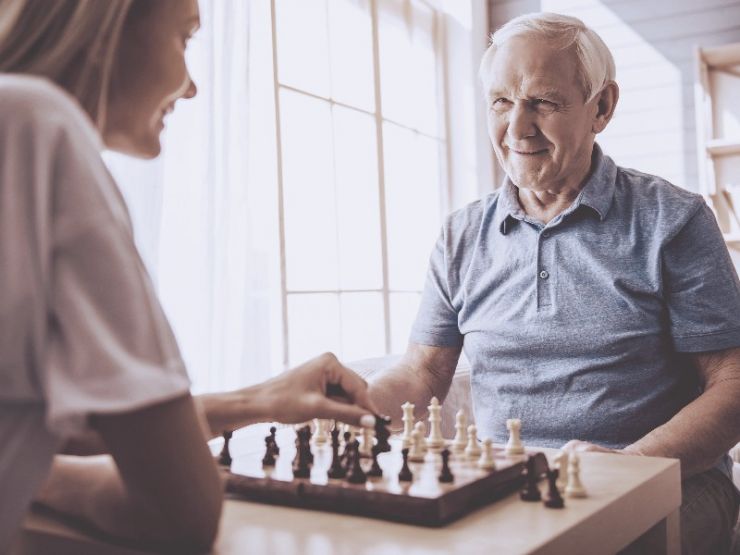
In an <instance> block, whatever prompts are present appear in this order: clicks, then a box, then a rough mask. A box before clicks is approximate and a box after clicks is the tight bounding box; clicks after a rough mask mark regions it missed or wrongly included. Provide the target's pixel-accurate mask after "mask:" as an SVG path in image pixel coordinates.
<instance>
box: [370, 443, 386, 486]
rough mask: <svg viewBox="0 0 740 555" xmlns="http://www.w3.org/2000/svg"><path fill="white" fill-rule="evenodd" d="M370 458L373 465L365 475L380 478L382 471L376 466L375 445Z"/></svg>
mask: <svg viewBox="0 0 740 555" xmlns="http://www.w3.org/2000/svg"><path fill="white" fill-rule="evenodd" d="M372 457H373V465H372V466H371V467H370V470H368V471H367V475H368V476H370V477H371V478H382V477H383V469H382V468H380V465H379V464H378V446H377V445H373V448H372Z"/></svg>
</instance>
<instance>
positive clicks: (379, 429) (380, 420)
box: [375, 414, 391, 453]
mask: <svg viewBox="0 0 740 555" xmlns="http://www.w3.org/2000/svg"><path fill="white" fill-rule="evenodd" d="M390 425H391V419H390V418H389V417H388V416H380V415H378V414H376V415H375V439H376V440H377V445H378V453H387V452H389V451H390V450H391V444H390V443H388V438H389V437H391V431H390Z"/></svg>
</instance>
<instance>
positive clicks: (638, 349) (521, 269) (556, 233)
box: [411, 145, 740, 448]
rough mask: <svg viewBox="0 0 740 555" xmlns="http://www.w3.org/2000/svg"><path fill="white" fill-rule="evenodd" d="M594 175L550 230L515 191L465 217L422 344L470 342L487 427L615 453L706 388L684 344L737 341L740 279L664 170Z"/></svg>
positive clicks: (479, 415)
mask: <svg viewBox="0 0 740 555" xmlns="http://www.w3.org/2000/svg"><path fill="white" fill-rule="evenodd" d="M593 168H594V171H593V172H592V174H591V177H590V178H589V179H588V181H587V183H586V185H585V186H584V188H583V190H582V191H581V193H580V194H579V196H578V197H577V198H576V200H575V201H574V202H573V204H572V206H571V207H570V208H569V209H568V210H566V211H565V212H563V213H562V214H561V215H559V216H558V217H556V218H555V219H554V220H552V221H551V222H550V223H548V224H547V225H545V226H543V225H542V224H540V223H538V222H536V221H534V220H532V219H531V218H529V217H527V216H526V215H525V213H524V212H523V211H522V209H521V207H520V205H519V202H518V200H517V196H516V191H517V189H516V187H515V186H514V185H513V184H512V183H511V182H510V181H508V180H507V182H506V183H505V185H504V186H503V187H502V188H501V189H500V190H499V191H496V192H494V193H492V194H490V195H488V196H486V197H485V198H483V199H482V200H480V201H478V202H475V203H473V204H470V205H468V206H467V207H465V208H463V209H462V210H459V211H457V212H455V213H453V214H452V215H451V216H450V217H449V218H448V219H447V221H446V223H445V225H444V227H443V230H442V234H441V237H440V238H439V240H438V242H437V244H436V247H435V249H434V251H433V253H432V256H431V260H430V268H429V272H428V275H427V283H426V286H425V291H424V294H423V296H422V302H421V308H420V310H419V314H418V317H417V319H416V322H415V324H414V327H413V330H412V333H411V341H412V342H415V343H419V344H423V345H436V346H458V345H462V344H463V343H464V350H465V354H466V356H467V357H468V359H469V360H470V364H471V384H472V396H473V406H474V410H475V417H476V424H477V426H478V430H479V435H480V436H481V437H491V438H493V439H494V441H498V442H502V441H505V440H506V437H507V432H506V428H505V420H506V419H507V418H512V417H518V418H521V419H522V438H523V440H524V441H525V442H526V443H528V444H530V445H537V446H551V447H559V446H561V445H562V444H563V443H565V442H566V441H568V440H571V439H581V440H584V441H591V442H594V443H598V444H600V445H604V446H607V447H613V448H619V447H623V446H625V445H628V444H630V443H632V442H634V441H636V440H637V439H639V438H640V437H642V436H644V435H645V434H647V433H648V432H650V431H651V430H652V429H654V428H656V427H657V426H660V425H661V424H663V423H665V422H666V421H667V420H669V419H670V418H671V417H672V416H673V415H674V414H676V413H677V412H678V411H679V410H680V409H681V407H683V406H684V405H686V404H687V403H689V402H690V401H691V400H692V399H694V398H695V397H696V396H697V395H698V394H699V392H700V391H699V382H698V379H697V375H696V372H695V371H694V370H693V369H692V366H691V364H690V361H689V359H688V356H687V355H686V353H693V352H702V351H712V350H717V349H725V348H729V347H735V346H740V283H739V282H738V278H737V274H736V272H735V270H734V268H733V265H732V262H731V260H730V258H729V255H728V252H727V248H726V247H725V244H724V242H723V240H722V236H721V234H720V231H719V229H718V227H717V224H716V221H715V219H714V216H713V214H712V212H711V211H710V209H709V208H708V207H707V205H706V204H705V202H704V201H703V199H702V198H701V197H700V196H699V195H696V194H693V193H690V192H687V191H685V190H683V189H680V188H678V187H675V186H673V185H671V184H670V183H668V182H666V181H665V180H663V179H660V178H658V177H655V176H651V175H647V174H644V173H640V172H637V171H634V170H629V169H624V168H620V167H617V166H616V165H615V164H614V162H613V161H612V160H611V159H610V158H608V157H606V156H604V155H603V154H602V153H601V150H600V149H599V147H598V145H596V146H595V147H594V156H593Z"/></svg>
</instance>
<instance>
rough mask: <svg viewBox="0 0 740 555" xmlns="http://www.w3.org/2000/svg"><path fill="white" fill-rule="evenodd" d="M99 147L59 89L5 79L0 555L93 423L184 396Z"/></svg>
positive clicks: (173, 350) (182, 375)
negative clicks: (64, 444)
mask: <svg viewBox="0 0 740 555" xmlns="http://www.w3.org/2000/svg"><path fill="white" fill-rule="evenodd" d="M101 150H102V143H101V140H100V137H99V135H98V133H97V131H96V129H95V128H94V127H93V125H92V123H91V122H90V120H89V118H88V117H87V115H86V114H85V113H84V112H83V110H82V109H81V108H80V106H79V105H78V104H77V103H76V101H75V100H74V99H73V98H72V97H70V96H69V95H67V94H66V93H65V92H64V91H63V90H62V89H60V88H59V87H57V86H55V85H53V84H52V83H50V82H49V81H47V80H45V79H42V78H36V77H29V76H19V75H8V74H5V75H0V492H2V493H0V552H4V550H5V548H6V547H7V545H8V542H9V541H10V538H11V535H12V533H13V531H14V530H15V529H16V528H17V526H18V523H19V520H20V518H22V515H23V513H24V511H25V509H26V507H27V504H28V502H29V501H30V499H31V497H32V495H33V493H34V492H35V491H36V489H37V488H38V487H39V485H40V482H41V480H43V478H44V476H45V474H46V473H47V472H48V468H49V464H50V461H51V457H52V455H53V453H54V452H55V450H56V449H57V448H58V446H59V445H60V443H61V440H62V439H63V438H64V437H69V436H71V435H75V434H78V433H80V432H83V431H84V430H85V429H86V428H87V426H88V424H87V417H88V415H90V414H100V413H116V412H125V411H130V410H134V409H137V408H141V407H145V406H148V405H152V404H155V403H158V402H162V401H165V400H168V399H172V398H175V397H178V396H180V395H183V394H185V393H186V392H187V391H188V390H189V386H190V382H189V380H188V377H187V373H186V371H185V367H184V365H183V362H182V358H181V356H180V353H179V350H178V347H177V343H176V342H175V339H174V337H173V334H172V331H171V329H170V327H169V325H168V323H167V320H166V318H165V316H164V313H163V312H162V308H161V306H160V304H159V302H158V300H157V297H156V295H155V292H154V288H153V286H152V283H151V280H150V279H149V276H148V275H147V272H146V270H145V268H144V266H143V264H142V261H141V258H140V257H139V254H138V252H137V250H136V247H135V245H134V241H133V232H132V228H131V221H130V218H129V215H128V211H127V209H126V206H125V203H124V201H123V198H122V197H121V194H120V192H119V190H118V188H117V186H116V184H115V182H114V180H113V179H112V177H111V176H110V174H109V173H108V171H107V169H106V167H105V165H104V163H103V161H102V159H101V157H100V151H101Z"/></svg>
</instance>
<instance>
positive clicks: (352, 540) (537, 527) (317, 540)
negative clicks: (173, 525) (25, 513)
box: [14, 431, 681, 555]
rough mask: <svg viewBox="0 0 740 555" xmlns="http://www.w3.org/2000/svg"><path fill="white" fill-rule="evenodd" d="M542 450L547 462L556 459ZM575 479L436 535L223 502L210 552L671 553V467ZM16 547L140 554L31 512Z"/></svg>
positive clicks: (585, 459) (587, 460) (634, 461)
mask: <svg viewBox="0 0 740 555" xmlns="http://www.w3.org/2000/svg"><path fill="white" fill-rule="evenodd" d="M261 433H262V431H259V432H258V434H261ZM244 445H258V443H256V442H251V441H250V442H246V441H245V442H239V441H238V440H237V438H236V437H235V440H234V441H232V453H233V454H234V455H235V456H238V455H239V452H240V449H243V448H244V447H243V446H244ZM216 447H217V446H214V449H215V448H216ZM543 451H544V452H545V453H546V454H547V455H548V457H549V458H550V457H552V455H553V454H554V453H555V452H554V451H553V450H547V449H543ZM581 480H582V482H583V484H584V486H585V487H586V489H587V491H588V494H589V496H588V497H587V498H586V499H566V507H565V509H562V510H551V509H546V508H544V507H543V505H542V504H541V503H525V502H522V501H520V500H519V498H518V496H517V495H516V494H514V495H511V496H509V497H507V498H505V499H502V500H500V501H497V502H495V503H493V504H491V505H489V506H487V507H484V508H482V509H480V510H477V511H474V512H473V513H471V514H469V515H467V516H465V517H463V518H461V519H460V520H458V521H455V522H453V523H452V524H449V525H447V526H445V527H443V528H436V529H435V528H431V529H430V528H422V527H417V526H410V525H404V524H395V523H391V522H384V521H380V520H374V519H369V518H362V517H354V516H345V515H338V514H334V513H324V512H318V511H306V510H301V509H293V508H288V507H276V506H270V505H262V504H258V503H252V502H245V501H242V500H235V499H227V501H226V503H225V505H224V513H223V519H222V522H221V529H220V533H219V536H218V540H217V543H216V546H215V549H214V551H213V553H215V554H219V555H232V554H233V555H236V554H241V553H250V554H263V553H264V554H277V555H282V554H285V555H294V554H305V555H343V554H347V555H363V554H368V555H369V554H373V555H396V554H398V555H447V554H459V555H471V554H476V553H505V554H507V555H508V554H515V553H554V554H559V553H563V554H569V555H570V554H577V553H584V554H586V553H588V554H595V553H616V552H617V551H619V550H621V549H623V548H625V547H626V546H628V545H629V544H630V543H631V542H632V541H634V540H635V539H636V538H639V537H641V536H643V535H645V534H646V532H648V531H649V534H647V535H646V536H643V538H642V540H643V541H650V542H651V547H650V551H649V552H650V553H670V554H673V553H680V535H679V516H678V514H679V513H678V509H679V506H680V504H681V486H680V471H679V463H678V461H676V460H673V459H662V458H653V457H632V456H626V455H616V454H606V453H584V454H582V455H581ZM541 487H542V488H544V487H545V485H544V484H542V485H541ZM21 544H22V546H21V547H19V548H17V549H16V551H15V552H14V555H15V554H18V553H24V554H41V553H55V554H59V555H64V554H65V553H74V554H76V555H86V554H93V553H94V554H101V555H132V554H139V553H142V552H141V551H135V550H131V549H125V548H120V547H116V546H112V545H110V544H106V543H102V542H101V541H98V540H96V539H93V538H91V537H89V536H87V535H85V534H83V533H81V532H79V531H77V530H75V529H73V528H70V527H69V526H65V525H64V524H61V523H59V522H57V521H54V520H52V519H51V518H49V517H47V516H42V515H37V514H31V515H29V517H28V518H27V520H26V523H25V527H24V534H23V537H22V540H21Z"/></svg>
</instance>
